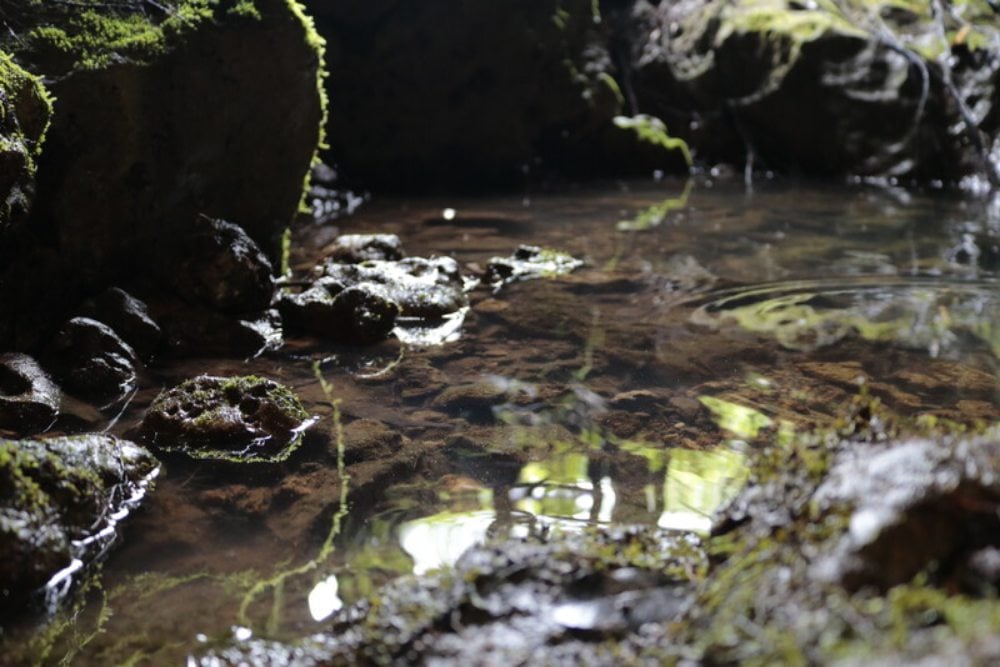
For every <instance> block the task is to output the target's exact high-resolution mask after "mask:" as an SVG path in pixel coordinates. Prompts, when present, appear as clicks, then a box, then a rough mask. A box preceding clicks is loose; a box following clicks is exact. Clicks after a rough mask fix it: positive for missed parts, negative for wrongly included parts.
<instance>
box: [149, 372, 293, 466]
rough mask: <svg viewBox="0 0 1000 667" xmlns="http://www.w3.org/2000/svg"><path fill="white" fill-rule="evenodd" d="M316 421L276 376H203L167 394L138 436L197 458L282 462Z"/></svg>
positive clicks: (154, 406) (157, 399)
mask: <svg viewBox="0 0 1000 667" xmlns="http://www.w3.org/2000/svg"><path fill="white" fill-rule="evenodd" d="M310 423H311V420H310V417H309V413H308V412H306V410H305V408H303V407H302V403H301V402H300V401H299V399H298V397H297V396H296V395H295V394H294V393H293V392H292V391H291V390H290V389H289V388H287V387H285V386H284V385H281V384H279V383H277V382H274V381H273V380H268V379H265V378H261V377H257V376H237V377H216V376H209V375H202V376H199V377H196V378H194V379H191V380H187V381H185V382H182V383H181V384H179V385H177V386H176V387H174V388H172V389H168V390H166V391H164V392H163V393H161V394H160V395H159V396H158V397H157V398H156V400H155V401H154V402H153V404H152V405H151V406H150V408H149V411H148V412H147V413H146V416H145V418H144V419H143V421H142V423H141V424H140V426H139V430H138V437H139V438H140V440H141V441H142V442H144V443H146V444H148V445H149V446H151V447H154V448H157V449H162V450H165V451H177V452H183V453H185V454H187V455H188V456H191V457H193V458H197V459H214V460H223V461H233V462H276V461H282V460H284V459H286V458H288V457H289V456H290V455H291V453H292V452H293V451H294V450H295V449H296V448H298V446H299V445H300V444H301V442H302V438H303V432H304V430H305V429H306V428H307V427H308V426H309V424H310Z"/></svg>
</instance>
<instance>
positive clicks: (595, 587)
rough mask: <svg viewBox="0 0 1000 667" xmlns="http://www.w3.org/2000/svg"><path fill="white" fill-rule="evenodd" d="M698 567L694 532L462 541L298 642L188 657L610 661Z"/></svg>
mask: <svg viewBox="0 0 1000 667" xmlns="http://www.w3.org/2000/svg"><path fill="white" fill-rule="evenodd" d="M704 566H705V559H704V554H703V553H702V552H701V550H700V547H699V545H698V543H697V540H693V539H689V538H685V537H675V536H671V535H668V534H666V533H664V532H662V531H657V530H655V529H654V530H651V529H644V528H629V527H617V528H612V529H607V530H604V529H594V530H587V531H584V532H583V533H581V534H579V535H572V536H569V535H566V536H561V537H560V538H558V539H553V540H551V541H546V540H507V541H500V542H495V543H491V544H487V545H484V546H480V547H474V548H472V549H471V550H469V551H468V552H466V554H465V555H464V556H463V557H462V558H461V559H460V560H459V561H458V563H457V564H456V566H455V569H454V570H453V571H450V570H449V571H445V572H440V573H435V574H429V575H427V576H424V577H406V578H403V579H400V580H397V581H396V582H394V583H392V584H390V585H388V586H386V587H385V588H383V589H382V590H381V591H379V592H378V594H377V596H372V597H369V598H367V599H365V600H362V601H361V602H359V603H358V604H357V605H354V606H353V607H350V608H348V609H345V610H344V611H342V612H340V613H339V614H337V615H336V616H334V618H333V620H332V624H331V628H330V631H329V632H327V633H323V634H322V635H318V636H316V637H314V638H312V639H310V640H307V641H306V642H303V643H301V644H299V645H288V646H284V647H282V646H280V645H273V644H271V645H268V644H266V643H257V644H251V645H250V646H246V647H239V646H237V647H234V648H232V649H223V650H222V651H220V652H219V653H216V654H209V655H206V656H203V657H201V658H200V663H199V664H202V665H212V664H218V663H216V662H213V660H217V659H224V660H227V661H230V662H234V663H236V662H241V661H243V660H246V659H248V657H249V656H250V655H255V654H256V655H270V656H273V657H276V658H279V660H278V662H277V663H276V664H295V663H294V661H289V662H282V661H281V659H287V658H288V657H292V656H303V658H304V660H303V664H337V665H339V664H356V663H357V662H359V661H360V662H370V663H375V664H382V663H393V662H408V663H417V662H419V663H434V664H442V665H464V664H483V661H484V659H488V660H489V661H495V662H500V663H504V664H519V663H524V662H535V661H538V662H543V663H553V662H563V661H565V662H579V661H586V662H587V663H589V664H609V665H610V664H616V663H615V660H616V659H617V660H621V659H623V658H627V654H620V653H619V652H618V651H616V650H615V648H614V639H615V638H621V637H623V636H625V635H627V634H628V633H629V632H632V631H634V630H635V629H637V628H638V627H640V626H642V625H644V624H646V623H651V622H662V621H668V620H670V619H674V618H678V617H680V615H681V614H682V613H683V612H684V610H685V609H686V607H687V605H688V603H689V596H690V593H691V591H692V588H693V586H692V581H691V577H692V575H696V573H697V572H698V571H700V570H701V568H703V567H704ZM282 656H284V658H282ZM237 658H238V659H237ZM618 664H620V663H618Z"/></svg>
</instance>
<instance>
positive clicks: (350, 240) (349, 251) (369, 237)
mask: <svg viewBox="0 0 1000 667" xmlns="http://www.w3.org/2000/svg"><path fill="white" fill-rule="evenodd" d="M405 256H406V253H405V252H404V251H403V243H402V241H400V240H399V237H398V236H396V235H395V234H343V235H341V236H338V237H337V238H336V239H335V240H334V244H333V248H332V249H331V251H330V254H329V257H330V259H331V260H333V261H335V262H340V263H343V264H360V263H361V262H367V261H370V260H388V261H396V260H400V259H403V257H405Z"/></svg>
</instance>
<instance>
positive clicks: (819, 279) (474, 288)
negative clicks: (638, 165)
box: [4, 182, 1000, 664]
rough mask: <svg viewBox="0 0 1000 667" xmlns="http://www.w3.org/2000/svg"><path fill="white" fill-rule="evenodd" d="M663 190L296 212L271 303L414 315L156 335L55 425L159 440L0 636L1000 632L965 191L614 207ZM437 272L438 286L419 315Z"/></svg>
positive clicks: (479, 644)
mask: <svg viewBox="0 0 1000 667" xmlns="http://www.w3.org/2000/svg"><path fill="white" fill-rule="evenodd" d="M664 187H665V186H662V185H661V186H658V187H657V188H651V187H650V186H648V185H646V186H643V185H639V184H637V185H634V186H632V187H630V188H629V189H628V190H627V191H622V190H616V189H611V190H595V191H593V192H591V193H587V194H582V193H574V194H573V195H572V196H547V197H539V198H536V199H534V200H533V201H532V202H531V204H530V205H529V206H525V205H524V203H523V202H522V201H521V200H520V199H519V198H517V199H511V200H504V199H495V200H481V199H456V198H451V199H449V200H423V199H420V200H414V201H411V202H408V203H406V204H403V203H402V202H400V203H394V202H383V203H382V204H372V205H370V206H369V207H368V208H366V209H365V212H364V213H362V214H359V215H358V216H357V217H355V218H352V219H350V220H347V221H341V222H339V223H325V224H321V225H317V224H316V223H314V222H311V221H310V220H309V219H304V220H303V221H302V223H301V225H300V226H298V227H296V231H295V241H296V242H295V245H294V248H295V250H294V252H293V254H292V256H291V265H292V267H293V273H292V276H291V277H290V278H288V279H285V280H284V281H283V282H285V283H286V284H285V285H284V286H282V287H280V288H279V289H278V291H277V294H278V296H277V297H276V298H277V299H278V302H277V303H278V306H279V311H280V313H279V314H278V316H279V318H283V317H284V316H285V314H286V313H292V312H297V313H298V315H297V316H300V317H305V316H306V315H305V314H306V313H308V312H309V311H308V310H306V309H304V308H303V306H302V304H303V302H306V303H310V304H312V305H310V306H309V308H313V309H315V310H314V314H315V313H322V312H323V311H322V310H320V309H321V308H329V309H331V310H336V309H338V308H344V306H343V305H339V306H338V305H336V302H337V300H338V299H339V298H341V295H343V294H344V293H345V292H346V291H347V290H349V289H354V290H356V291H358V292H360V293H362V294H364V295H365V298H364V299H360V300H359V301H358V302H352V303H359V304H361V306H359V307H357V308H355V307H354V306H352V309H347V310H345V311H340V312H341V313H344V312H352V313H355V314H357V317H358V318H359V319H358V320H357V322H362V323H364V322H368V321H370V320H369V313H370V312H371V308H372V306H370V305H369V306H366V305H365V304H371V303H375V304H380V303H388V304H392V306H391V308H390V310H391V312H390V315H391V316H392V317H393V318H394V320H393V322H392V327H391V328H390V329H389V331H388V332H387V333H385V334H380V335H378V336H375V335H371V336H369V337H367V338H366V341H365V342H366V343H367V344H365V345H359V344H358V343H359V341H358V339H357V338H354V337H353V335H352V337H349V338H347V339H341V338H339V337H335V336H331V335H330V334H329V333H327V332H326V330H322V329H315V328H310V325H308V324H307V322H308V321H309V320H308V319H300V320H299V321H298V323H297V324H296V325H295V327H294V328H293V329H292V331H293V332H297V333H290V334H286V337H285V341H284V343H283V344H282V345H280V346H271V347H266V348H264V349H263V351H262V352H261V353H260V354H258V355H257V356H254V357H252V358H250V359H248V360H245V361H242V360H240V359H239V358H238V357H237V358H232V357H230V358H229V359H228V360H227V359H225V358H219V357H211V356H206V357H204V358H201V359H184V358H172V357H169V356H165V357H161V358H160V359H159V360H156V359H154V360H153V361H152V362H151V363H149V364H147V365H145V366H144V367H143V368H142V369H141V370H140V372H139V373H138V375H137V377H138V378H139V379H138V380H137V387H138V391H137V392H136V393H135V394H134V395H132V396H131V397H130V398H129V399H128V400H126V401H125V403H124V404H123V405H122V406H121V407H120V408H116V409H115V410H114V411H112V412H108V411H105V413H100V412H97V411H94V410H93V409H92V410H91V411H90V412H89V413H88V412H87V411H85V410H83V408H82V407H80V406H76V405H75V401H74V402H73V403H72V406H73V407H72V409H71V410H70V411H67V413H66V414H65V415H64V416H63V417H60V418H59V419H60V420H61V421H59V420H57V424H65V426H64V427H60V428H69V425H70V424H73V425H74V426H75V427H79V426H80V421H79V420H81V419H84V418H85V417H87V418H89V419H91V420H92V421H91V422H90V428H92V429H101V428H105V427H107V426H108V425H110V429H111V432H113V433H117V434H119V435H121V436H126V437H130V438H132V439H134V440H135V441H136V442H139V443H143V444H146V445H147V446H148V447H149V448H150V449H151V450H152V451H153V452H155V453H156V454H157V456H158V458H159V459H160V461H161V466H162V467H161V470H160V472H159V476H158V477H157V480H156V486H155V489H154V490H153V492H152V493H150V494H148V497H147V498H146V500H145V503H144V505H143V507H142V508H141V510H140V511H139V512H137V513H133V516H130V517H129V520H128V521H127V522H126V524H125V527H124V531H122V530H121V528H119V532H121V535H122V540H121V542H120V544H119V545H118V546H117V547H116V548H115V549H114V550H113V551H111V552H110V554H109V555H108V559H107V560H106V561H105V562H104V565H103V566H102V567H101V568H99V569H92V568H91V569H86V568H85V569H83V570H81V571H80V572H78V573H75V577H76V578H75V582H76V585H75V586H73V587H70V588H68V590H67V594H66V595H67V596H66V597H64V598H63V602H62V604H61V605H60V606H59V609H58V610H57V611H56V612H55V615H54V616H51V617H47V616H43V617H40V618H39V617H34V618H33V619H32V618H28V617H26V616H25V615H23V614H22V615H21V616H20V618H19V620H15V622H13V623H12V624H9V625H8V630H6V633H7V634H6V636H5V640H4V641H5V649H6V650H7V652H8V653H7V654H8V655H11V656H18V657H17V658H16V660H28V659H29V658H30V656H36V658H37V656H64V655H65V656H73V659H74V660H75V661H77V662H82V663H84V664H86V663H94V664H99V663H106V662H108V661H111V662H121V661H127V660H128V659H135V660H149V661H151V662H162V661H179V660H182V659H184V657H185V656H191V658H192V659H193V660H195V661H197V662H200V663H203V664H239V663H241V662H245V661H252V660H257V661H263V662H265V663H267V664H340V663H344V664H347V663H356V662H358V661H362V662H375V663H382V662H393V661H402V662H419V661H430V660H444V661H449V662H455V663H463V664H465V663H468V662H470V661H471V662H473V663H476V662H478V661H481V660H504V661H510V662H518V661H525V660H530V659H533V658H537V657H538V656H544V657H545V659H547V660H549V661H552V662H560V661H565V662H577V661H580V660H589V661H591V662H595V663H608V664H611V663H618V662H620V661H622V660H628V661H633V660H648V661H652V662H663V661H667V662H672V661H684V660H690V659H697V660H715V661H723V662H730V661H734V662H742V661H753V660H786V661H787V660H800V659H801V660H808V661H820V662H826V661H830V660H833V659H838V660H839V659H842V660H848V661H849V660H870V659H875V658H878V659H885V660H896V659H900V658H901V656H911V655H912V656H918V655H919V656H926V655H949V656H956V655H957V656H961V657H962V659H966V660H968V661H969V662H970V663H976V662H977V661H989V660H990V659H992V656H993V655H994V653H993V651H994V650H995V647H993V646H992V644H991V643H990V641H989V640H988V637H990V636H993V635H994V634H995V625H993V624H994V623H995V596H996V585H997V584H996V581H997V579H996V573H995V570H994V569H991V568H992V566H991V563H992V562H993V559H994V554H995V552H996V549H997V547H998V545H997V544H996V542H995V539H994V537H995V535H996V534H997V531H996V526H994V525H993V523H994V522H995V511H996V503H997V502H998V491H997V488H996V482H995V472H994V471H995V467H996V460H997V458H996V457H997V453H996V443H997V441H998V437H997V434H996V432H995V423H996V421H997V415H998V411H1000V399H998V395H1000V393H998V375H997V343H996V334H995V333H994V332H995V331H996V328H995V327H996V323H995V322H996V320H995V318H996V313H997V312H998V310H997V308H996V298H997V297H996V294H997V292H996V289H995V283H994V281H995V279H996V277H995V275H996V274H995V270H996V269H995V267H994V266H992V265H990V264H989V259H988V257H989V248H990V246H989V239H990V238H991V236H990V234H991V232H990V231H989V230H988V229H984V230H983V231H982V232H981V233H978V234H974V235H973V236H974V240H973V241H970V240H969V238H967V237H966V235H967V234H969V233H970V232H966V231H963V230H965V229H967V227H965V225H966V223H967V220H968V219H969V218H970V216H971V215H972V213H971V211H972V210H973V209H970V208H969V206H971V205H972V204H970V203H969V202H964V203H961V204H960V205H959V206H954V205H952V204H948V203H943V202H942V201H941V200H939V199H937V198H914V199H911V200H910V201H909V202H908V203H905V204H904V203H901V202H900V201H899V200H898V199H895V198H894V197H893V196H892V195H891V194H890V193H885V192H882V191H878V190H871V191H863V190H861V191H859V190H854V191H844V190H835V191H830V192H824V191H818V190H817V191H812V192H811V193H810V195H809V196H808V197H803V196H801V192H802V191H801V190H797V192H798V193H799V195H798V196H797V197H794V198H790V197H789V193H788V191H786V190H783V189H782V188H781V187H780V186H772V187H770V188H765V189H764V191H762V192H758V193H757V194H755V195H754V196H753V197H752V199H751V200H750V201H751V205H750V206H747V201H746V199H745V198H744V197H745V195H744V194H743V192H742V188H741V187H737V186H733V185H726V184H724V183H723V184H719V183H712V184H711V187H709V184H708V183H705V182H703V183H701V184H699V185H697V186H695V188H694V190H693V194H692V195H690V199H689V200H688V201H687V202H686V204H685V206H683V207H680V208H675V209H674V210H672V211H668V212H667V213H666V215H665V217H664V219H663V221H662V222H661V224H660V225H659V226H654V227H650V228H646V229H645V230H643V231H636V230H634V229H632V225H631V224H624V225H623V224H621V223H622V222H623V221H624V222H628V223H631V222H633V221H634V220H635V219H636V218H637V217H642V216H643V215H644V214H645V213H646V211H648V208H650V207H658V206H659V205H660V203H661V202H662V199H661V197H662V195H663V193H662V189H663V188H664ZM666 187H668V188H678V189H680V187H681V185H680V184H677V185H672V186H666ZM667 194H668V195H670V196H673V195H674V193H667ZM448 209H452V210H448ZM736 211H739V212H740V213H739V214H738V215H737V214H736V213H735V212H736ZM981 213H982V215H984V216H985V218H984V219H991V218H989V217H988V216H989V215H990V214H989V209H981ZM791 220H796V221H805V222H803V223H802V224H797V225H794V226H793V225H792V224H791V223H790V221H791ZM930 220H934V221H936V222H935V223H933V225H930V223H928V222H927V221H930ZM809 221H812V223H811V224H810V222H809ZM831 223H832V224H833V228H835V229H837V230H839V231H838V232H836V233H832V234H831V233H830V231H829V230H830V226H829V225H830V224H831ZM914 225H920V226H921V229H924V230H927V229H931V231H930V232H928V234H927V235H926V236H924V237H922V239H921V241H920V242H919V244H915V241H911V240H908V237H907V234H906V230H907V229H909V228H912V227H913V226H914ZM369 229H378V230H380V233H381V234H393V233H394V234H396V236H395V237H390V236H377V237H374V238H372V239H369V240H368V241H365V240H364V239H362V238H361V237H359V236H357V234H363V233H365V232H366V231H367V230H369ZM344 232H348V235H347V236H346V237H345V236H344ZM695 238H696V239H697V240H698V242H697V244H693V243H692V241H693V239H695ZM338 239H340V240H338ZM526 242H533V243H536V244H540V245H541V247H543V248H558V249H560V250H561V251H565V253H566V254H560V253H554V252H550V251H543V250H539V249H537V248H521V249H520V250H518V247H519V246H520V245H524V244H525V243H526ZM970 243H974V244H975V248H977V249H978V250H979V252H978V254H977V253H975V252H971V253H970V252H969V249H970V247H971V246H970ZM874 247H877V248H879V249H880V250H881V252H873V250H872V249H873V248H874ZM411 252H412V253H414V255H412V256H414V257H421V256H424V257H428V258H432V257H437V258H439V259H435V260H427V261H426V262H424V260H420V261H414V260H410V261H407V260H406V257H405V255H407V254H408V253H411ZM373 253H374V254H373ZM914 253H916V256H915V258H914ZM376 255H377V256H376ZM973 255H974V256H975V257H976V259H975V261H972V259H971V258H972V256H973ZM445 258H447V261H445ZM545 258H547V259H550V260H552V263H551V264H548V265H546V266H540V262H541V261H542V260H543V259H545ZM569 258H578V259H579V260H582V265H576V263H575V262H572V261H570V259H569ZM353 261H360V263H355V264H352V263H350V262H353ZM400 262H401V263H402V264H401V265H400V266H398V267H397V268H394V269H392V270H388V269H389V267H391V266H393V263H400ZM519 262H520V263H519ZM331 267H340V268H331ZM352 267H353V268H352ZM414 267H419V272H416V269H415V268H414ZM428 267H438V268H435V269H433V271H434V272H433V273H427V272H428V271H431V269H430V268H428ZM568 269H573V270H572V271H571V272H567V270H568ZM386 276H397V277H400V278H399V280H400V282H393V280H394V279H393V278H391V277H386ZM516 277H520V278H523V279H522V280H514V279H515V278H516ZM347 279H357V282H353V283H350V284H348V285H345V284H344V281H345V280H347ZM415 279H419V280H421V281H424V283H425V284H426V285H437V286H438V287H436V288H434V289H440V290H442V292H441V296H440V297H434V296H433V295H434V294H435V292H434V291H433V290H431V291H430V294H431V296H432V297H433V298H430V299H428V300H426V301H420V302H419V303H417V304H414V305H412V306H407V305H406V303H405V301H404V300H403V298H402V297H400V296H399V295H400V294H404V295H405V294H406V293H407V292H406V289H405V285H406V284H407V282H406V281H408V280H415ZM476 279H478V283H476ZM319 290H322V292H320V293H319V297H317V298H315V300H313V299H312V297H311V296H309V294H310V292H312V293H317V292H319ZM392 294H395V295H396V296H390V295H392ZM303 295H306V297H305V298H304V297H303ZM446 295H447V296H446ZM397 299H398V300H397ZM285 301H287V302H288V303H287V304H286V305H282V303H284V302H285ZM316 304H325V305H316ZM442 304H449V305H447V306H442ZM418 307H419V308H423V310H417V308H418ZM292 309H297V310H292ZM375 312H376V314H377V313H381V312H385V311H384V309H382V308H381V307H380V308H379V309H377V310H376V311H375ZM418 315H419V316H420V317H422V318H423V319H420V317H418ZM312 316H313V315H309V317H312ZM343 316H344V315H343V314H342V315H341V317H343ZM315 317H317V318H319V319H320V321H323V318H324V317H325V318H329V317H331V316H328V315H315ZM374 321H375V322H378V323H379V324H378V326H377V327H376V328H375V329H365V330H366V331H378V332H384V331H385V327H386V325H385V324H384V323H380V319H379V318H377V317H376V318H375V320H374ZM351 326H354V325H351ZM366 326H367V325H366ZM347 330H348V331H352V330H353V329H351V328H350V326H349V327H348V329H347ZM415 330H419V331H420V332H421V333H422V335H423V336H424V337H423V338H419V339H417V338H413V337H408V336H410V335H411V334H412V333H413V332H414V331H415ZM435 333H436V334H439V336H438V337H437V338H434V334H435ZM383 335H384V336H385V337H384V338H383V337H382V336H383ZM205 373H207V374H209V376H206V377H197V378H196V376H199V375H201V374H205ZM192 378H195V379H192ZM122 410H123V413H122V414H121V416H120V417H118V412H121V411H122ZM116 417H117V421H114V420H115V418H116ZM175 424H176V425H175ZM196 438H203V439H204V441H205V442H206V443H207V446H208V447H209V449H205V448H204V447H205V445H202V444H200V442H201V441H200V440H198V439H196ZM282 443H286V444H282ZM50 588H51V587H50ZM42 590H43V591H44V590H45V588H44V587H43V588H42ZM43 598H44V596H43ZM36 599H37V598H36ZM36 608H37V607H36ZM192 609H198V610H199V613H198V614H192V613H191V610H192ZM932 616H933V620H932ZM972 619H975V620H974V621H973V620H972ZM991 619H994V620H991ZM12 659H13V658H12Z"/></svg>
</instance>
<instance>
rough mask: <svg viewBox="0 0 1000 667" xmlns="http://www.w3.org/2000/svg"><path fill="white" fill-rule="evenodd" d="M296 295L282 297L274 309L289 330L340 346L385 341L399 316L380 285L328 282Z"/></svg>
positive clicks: (321, 282)
mask: <svg viewBox="0 0 1000 667" xmlns="http://www.w3.org/2000/svg"><path fill="white" fill-rule="evenodd" d="M317 282H318V283H319V284H316V285H314V286H313V287H310V288H309V289H307V290H305V291H304V292H301V293H299V294H285V295H283V296H282V298H281V301H279V302H278V307H279V309H280V311H281V314H282V316H283V317H284V320H285V322H287V323H288V325H289V327H290V328H292V329H295V330H298V331H304V332H306V333H309V334H313V335H317V336H323V337H328V338H332V339H333V340H336V341H339V342H343V343H353V344H357V345H369V344H372V343H377V342H379V341H382V340H385V339H386V338H387V337H388V336H389V334H390V333H391V332H392V329H393V327H394V326H395V324H396V318H397V316H398V315H399V311H400V308H399V305H398V304H397V303H396V302H395V301H393V300H392V299H390V298H389V295H388V292H387V290H386V289H385V288H383V287H382V286H381V285H377V284H374V283H360V284H357V285H352V286H350V287H346V288H345V287H343V286H342V285H340V284H339V283H336V282H331V281H317Z"/></svg>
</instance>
